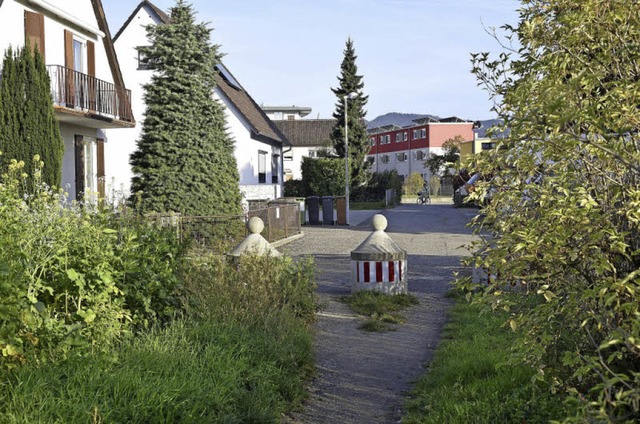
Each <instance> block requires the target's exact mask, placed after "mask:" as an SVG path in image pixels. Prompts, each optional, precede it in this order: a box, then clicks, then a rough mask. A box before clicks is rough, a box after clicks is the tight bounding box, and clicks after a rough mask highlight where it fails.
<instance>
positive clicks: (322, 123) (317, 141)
mask: <svg viewBox="0 0 640 424" xmlns="http://www.w3.org/2000/svg"><path fill="white" fill-rule="evenodd" d="M273 123H274V124H275V125H276V126H277V127H278V128H279V129H280V131H282V132H283V133H284V135H285V136H286V137H287V139H288V140H289V142H290V143H291V145H292V146H294V147H323V146H328V145H331V138H330V134H331V130H332V129H333V126H334V125H335V124H336V120H335V119H291V120H282V121H280V120H278V121H273Z"/></svg>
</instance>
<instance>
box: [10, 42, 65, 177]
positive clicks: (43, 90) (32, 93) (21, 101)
mask: <svg viewBox="0 0 640 424" xmlns="http://www.w3.org/2000/svg"><path fill="white" fill-rule="evenodd" d="M0 75H1V76H2V77H1V78H0V152H2V153H3V156H2V157H0V159H1V160H0V164H2V166H3V167H6V166H8V165H9V163H10V162H11V160H12V159H15V160H16V161H18V162H20V161H22V162H24V171H25V172H26V173H27V174H29V175H33V173H34V171H35V169H36V167H37V166H38V164H36V163H34V161H33V157H34V156H36V155H38V157H40V158H41V159H42V160H43V161H44V163H45V166H44V167H43V168H42V169H40V170H39V172H40V174H41V176H40V178H41V179H42V181H44V182H45V183H47V184H49V185H50V186H56V187H60V183H61V179H62V155H63V154H64V143H63V141H62V137H61V136H60V127H59V125H58V121H57V120H56V118H55V113H54V110H53V100H52V98H51V85H50V81H49V74H48V73H47V68H46V67H45V63H44V59H43V57H42V55H41V54H40V50H39V49H38V48H37V45H36V46H35V48H34V49H33V50H32V46H31V44H30V43H26V45H25V46H24V47H22V48H20V49H18V50H17V51H13V49H12V48H11V47H9V48H8V49H7V51H6V52H5V55H4V61H3V62H2V72H1V73H0Z"/></svg>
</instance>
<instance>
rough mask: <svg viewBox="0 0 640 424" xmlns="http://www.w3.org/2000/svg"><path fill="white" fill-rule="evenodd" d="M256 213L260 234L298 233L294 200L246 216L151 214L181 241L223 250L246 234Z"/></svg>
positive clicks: (267, 236)
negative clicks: (262, 227) (259, 221)
mask: <svg viewBox="0 0 640 424" xmlns="http://www.w3.org/2000/svg"><path fill="white" fill-rule="evenodd" d="M254 216H257V217H259V218H261V219H262V221H263V222H264V230H263V231H262V236H263V237H264V238H265V239H267V240H268V241H269V242H274V241H277V240H281V239H284V238H287V237H291V236H293V235H296V234H300V232H301V228H300V206H299V204H297V203H289V204H280V205H273V206H268V207H266V208H262V209H256V210H251V211H249V212H248V213H247V214H246V215H231V216H230V215H226V216H223V215H221V216H181V215H179V214H178V215H152V216H149V217H148V218H149V219H154V220H156V221H157V222H158V223H159V224H161V225H163V226H173V227H176V232H177V234H178V237H179V238H180V240H182V241H186V240H190V241H192V242H193V243H194V245H195V247H197V248H202V249H206V250H211V251H214V252H216V253H226V252H229V251H230V250H231V249H233V248H234V247H235V246H236V245H238V244H239V243H240V242H241V241H242V240H243V239H244V238H245V237H246V236H247V235H248V230H247V225H246V224H247V222H248V221H249V219H251V218H253V217H254Z"/></svg>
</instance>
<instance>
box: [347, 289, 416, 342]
mask: <svg viewBox="0 0 640 424" xmlns="http://www.w3.org/2000/svg"><path fill="white" fill-rule="evenodd" d="M341 300H342V301H343V302H344V303H346V304H347V305H349V307H350V308H351V310H352V311H354V312H355V313H357V314H359V315H363V316H365V317H367V320H366V321H364V322H363V323H362V325H361V326H360V329H362V330H365V331H375V332H383V331H390V330H393V329H394V328H393V327H392V326H391V325H390V324H402V323H404V322H405V321H406V317H405V316H404V315H402V314H400V313H399V312H400V311H402V310H404V309H406V308H408V307H410V306H413V305H417V304H418V299H417V298H416V297H415V296H413V295H410V294H398V295H387V294H384V293H381V292H378V291H375V290H362V291H359V292H357V293H355V294H353V295H351V296H343V297H342V298H341Z"/></svg>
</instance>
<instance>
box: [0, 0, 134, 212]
mask: <svg viewBox="0 0 640 424" xmlns="http://www.w3.org/2000/svg"><path fill="white" fill-rule="evenodd" d="M0 28H2V31H1V32H0V50H1V51H2V52H4V51H5V50H6V49H7V48H8V47H9V46H12V47H13V48H19V47H22V46H23V45H24V44H25V42H27V41H28V42H30V43H31V45H32V46H35V47H34V48H37V49H38V50H39V51H40V53H41V54H42V55H43V57H44V62H45V64H46V67H47V70H48V72H49V76H50V78H51V94H52V97H53V101H54V109H55V114H56V118H57V119H58V121H59V124H60V133H61V135H62V138H63V139H64V147H65V150H64V157H63V164H62V188H63V189H64V190H65V191H66V192H67V193H68V194H69V198H70V199H77V200H85V201H94V200H95V199H96V197H98V196H99V197H104V195H105V189H106V187H105V177H106V175H107V173H108V172H109V170H110V167H111V166H112V165H113V164H112V163H110V162H108V161H107V160H106V157H105V154H104V152H105V149H106V146H107V145H111V144H112V143H113V144H115V143H117V141H114V140H111V139H109V137H108V136H107V132H111V130H113V134H114V135H115V134H116V133H117V132H118V131H126V128H132V127H134V125H135V120H134V117H133V114H132V110H131V97H130V96H131V94H130V91H129V90H127V89H126V88H125V85H124V81H123V78H122V74H121V71H120V68H119V64H118V59H117V56H116V54H115V50H114V48H113V44H112V42H111V34H110V33H109V27H108V25H107V21H106V19H105V15H104V10H103V8H102V3H101V2H100V0H67V1H64V2H62V1H55V2H54V1H53V0H3V1H0Z"/></svg>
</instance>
